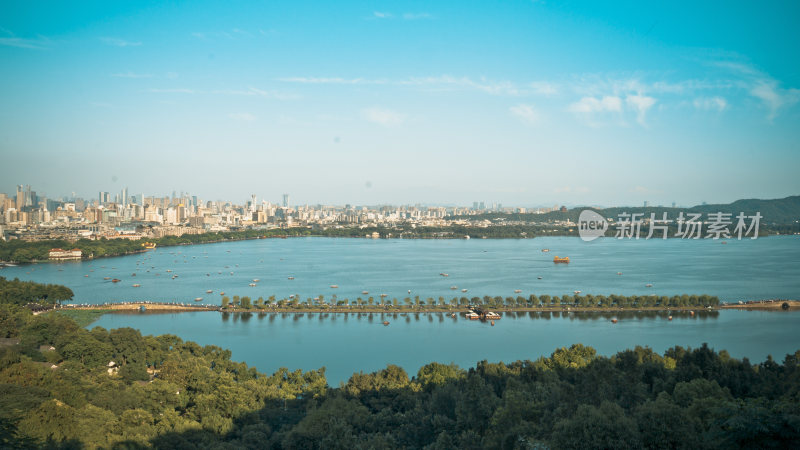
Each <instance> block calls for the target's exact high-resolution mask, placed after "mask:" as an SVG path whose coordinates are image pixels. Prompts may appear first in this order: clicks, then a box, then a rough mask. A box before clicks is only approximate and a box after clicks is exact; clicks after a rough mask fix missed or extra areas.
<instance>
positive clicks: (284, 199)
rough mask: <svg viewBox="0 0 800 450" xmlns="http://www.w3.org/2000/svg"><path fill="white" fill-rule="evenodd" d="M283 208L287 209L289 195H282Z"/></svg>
mask: <svg viewBox="0 0 800 450" xmlns="http://www.w3.org/2000/svg"><path fill="white" fill-rule="evenodd" d="M283 207H284V208H288V207H289V194H283Z"/></svg>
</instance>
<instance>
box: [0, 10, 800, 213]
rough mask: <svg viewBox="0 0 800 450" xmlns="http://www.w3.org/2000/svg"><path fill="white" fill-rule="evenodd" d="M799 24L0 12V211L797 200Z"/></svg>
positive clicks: (625, 14) (684, 15)
mask: <svg viewBox="0 0 800 450" xmlns="http://www.w3.org/2000/svg"><path fill="white" fill-rule="evenodd" d="M798 13H800V5H798V4H796V3H783V4H777V6H776V5H772V4H771V5H768V6H767V5H759V4H751V3H745V2H724V3H723V2H719V3H704V4H699V5H698V4H694V3H688V2H683V3H682V2H671V3H669V4H657V5H645V4H641V3H639V2H620V3H614V4H598V3H596V2H580V1H579V2H570V3H569V4H567V5H562V4H551V2H543V1H527V2H513V3H503V4H491V5H490V4H484V3H480V2H476V3H464V2H442V3H427V2H378V3H361V2H337V3H335V4H317V3H312V2H273V3H269V4H260V3H250V2H244V3H240V4H237V5H235V6H231V5H230V4H229V3H226V2H219V3H217V2H201V3H197V4H188V3H186V4H184V3H178V4H169V5H164V4H162V3H161V2H136V3H131V4H108V3H106V2H97V3H81V4H77V5H74V4H58V3H53V4H48V5H46V6H44V5H40V4H31V3H29V2H16V1H9V2H4V3H3V4H0V65H2V67H3V68H4V69H5V70H3V71H1V72H0V98H3V102H2V106H0V157H1V158H2V159H0V161H2V163H0V192H4V193H8V194H12V195H13V194H14V192H15V187H16V185H18V184H24V185H28V184H29V185H31V186H32V188H33V189H34V190H35V191H37V192H38V193H39V194H40V195H41V194H43V193H46V194H47V195H48V197H50V198H57V197H61V196H65V195H70V193H71V192H73V191H74V192H75V193H76V194H77V195H78V196H80V197H84V198H87V199H94V198H97V193H98V191H108V192H111V193H112V195H113V194H114V193H116V192H119V191H120V190H121V189H122V188H124V187H128V191H129V193H130V194H135V195H140V194H141V193H144V195H145V196H152V195H157V196H162V195H169V194H171V193H172V191H181V190H183V191H186V192H189V193H190V194H192V195H197V196H198V197H200V198H202V199H204V200H218V199H224V200H228V201H233V202H243V201H245V200H247V199H249V196H250V194H256V195H257V197H258V198H259V201H260V200H261V199H264V198H265V199H267V200H269V201H272V202H278V201H280V199H281V195H282V194H284V193H288V194H290V195H291V203H292V204H347V203H349V204H354V205H356V204H357V205H375V204H416V203H421V204H429V205H435V204H440V205H443V204H448V205H461V206H469V205H472V203H473V202H476V201H477V202H485V204H486V205H487V206H489V205H491V204H492V203H500V204H503V205H505V206H536V205H541V206H552V205H555V204H559V205H562V204H563V205H574V206H582V205H603V206H641V205H642V204H643V202H644V201H647V202H648V203H649V204H650V205H659V204H661V205H664V206H671V204H672V202H676V203H677V204H678V205H682V206H694V205H699V204H701V203H702V202H704V201H705V202H708V203H730V202H732V201H735V200H738V199H747V198H759V199H775V198H783V197H787V196H790V195H797V194H798V193H800V180H798V178H797V177H796V174H795V172H796V169H797V167H800V152H798V151H797V150H798V144H799V143H800V128H798V127H797V126H796V125H797V124H798V123H800V108H798V102H800V89H799V88H800V70H799V69H800V62H798V60H797V58H795V57H794V56H795V55H797V54H798V46H799V45H800V44H798V43H800V28H798V27H796V25H795V22H796V18H797V17H799V16H800V15H799V14H798Z"/></svg>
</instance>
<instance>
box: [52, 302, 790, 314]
mask: <svg viewBox="0 0 800 450" xmlns="http://www.w3.org/2000/svg"><path fill="white" fill-rule="evenodd" d="M784 303H786V304H788V305H789V310H795V309H800V300H786V301H783V300H781V301H774V302H759V303H750V304H742V305H739V304H729V305H720V306H716V307H713V308H704V307H702V306H686V307H643V308H599V307H571V306H570V307H566V306H563V307H562V306H558V307H542V308H536V307H533V308H531V307H525V308H506V307H503V308H491V310H492V311H495V312H531V311H533V312H536V311H538V312H567V311H568V312H605V313H609V312H625V311H634V312H635V311H705V310H710V311H713V310H721V309H761V310H775V311H779V310H782V305H783V304H784ZM142 306H144V307H145V309H146V310H147V311H159V312H189V311H194V312H196V311H219V312H236V313H245V312H247V313H448V314H452V313H457V314H458V313H465V312H467V310H466V308H464V307H460V308H408V307H387V308H381V307H375V306H373V307H357V308H343V307H340V306H337V307H330V308H321V307H308V308H291V307H284V308H277V307H273V308H269V307H268V308H264V309H258V308H250V309H243V308H226V309H223V308H221V307H220V306H212V305H187V304H171V303H147V302H126V303H118V304H115V303H107V304H102V305H65V306H63V307H62V308H60V309H61V310H84V311H94V310H108V311H109V312H116V311H120V312H122V311H139V310H140V307H142Z"/></svg>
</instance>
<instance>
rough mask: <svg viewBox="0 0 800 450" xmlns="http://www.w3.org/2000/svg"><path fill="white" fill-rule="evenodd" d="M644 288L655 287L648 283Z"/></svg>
mask: <svg viewBox="0 0 800 450" xmlns="http://www.w3.org/2000/svg"><path fill="white" fill-rule="evenodd" d="M644 287H653V285H652V284H650V283H647V284H645V285H644Z"/></svg>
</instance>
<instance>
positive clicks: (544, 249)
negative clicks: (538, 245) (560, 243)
mask: <svg viewBox="0 0 800 450" xmlns="http://www.w3.org/2000/svg"><path fill="white" fill-rule="evenodd" d="M549 251H550V249H549V248H543V249H542V253H547V252H549Z"/></svg>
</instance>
